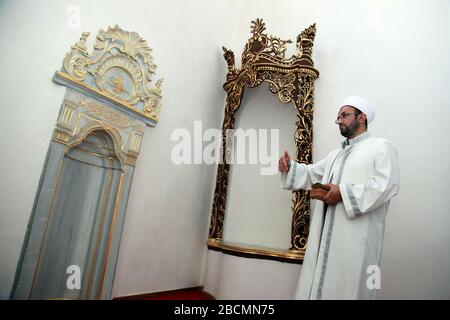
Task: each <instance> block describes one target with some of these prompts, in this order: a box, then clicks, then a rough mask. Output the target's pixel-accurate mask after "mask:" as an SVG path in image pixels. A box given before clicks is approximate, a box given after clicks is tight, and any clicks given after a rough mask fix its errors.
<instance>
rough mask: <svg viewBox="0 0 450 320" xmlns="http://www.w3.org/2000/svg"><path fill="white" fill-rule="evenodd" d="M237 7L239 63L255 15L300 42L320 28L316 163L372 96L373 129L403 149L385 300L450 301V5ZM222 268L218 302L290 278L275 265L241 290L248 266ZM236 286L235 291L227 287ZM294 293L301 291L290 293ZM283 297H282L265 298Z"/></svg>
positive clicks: (254, 265)
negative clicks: (357, 105)
mask: <svg viewBox="0 0 450 320" xmlns="http://www.w3.org/2000/svg"><path fill="white" fill-rule="evenodd" d="M237 10H238V12H239V16H238V24H237V25H236V31H235V34H233V38H232V41H233V42H232V44H230V45H226V47H227V48H229V49H233V50H234V51H235V54H236V56H238V55H240V53H241V52H242V49H243V47H244V44H245V42H246V41H247V39H248V38H249V37H250V29H249V26H250V21H251V20H253V19H255V18H256V17H262V18H264V21H265V22H266V27H267V33H269V34H273V35H275V36H277V37H280V38H282V39H291V40H293V41H295V37H296V36H297V35H298V34H299V33H300V32H301V31H302V30H303V29H304V28H306V27H308V26H309V25H310V24H312V23H316V24H317V33H316V39H315V42H314V48H313V60H314V61H315V66H316V68H317V69H318V70H319V72H320V77H319V79H318V80H317V81H316V82H315V111H314V139H313V158H314V160H315V161H317V160H320V159H322V158H323V157H325V156H326V155H327V154H328V152H330V151H331V150H333V149H335V148H336V147H337V146H338V144H339V142H340V141H341V139H342V137H340V135H339V132H338V130H337V127H336V125H335V124H334V120H335V118H336V115H337V111H338V109H337V108H338V105H339V103H341V101H342V100H343V99H344V98H345V97H346V96H348V95H360V96H364V97H366V98H367V99H369V100H370V101H371V102H372V103H373V104H374V105H375V107H376V108H377V115H376V119H375V120H374V122H373V123H372V125H371V126H370V128H369V130H370V131H371V133H372V134H373V135H375V136H380V137H384V138H387V139H390V140H391V141H393V142H394V143H395V144H396V146H397V148H398V155H399V165H400V170H401V187H400V193H399V195H398V196H397V197H396V198H394V199H393V201H392V202H391V207H390V210H389V213H388V216H387V220H386V234H385V242H384V251H383V256H382V261H381V290H380V291H379V293H378V295H377V298H378V299H449V298H450V251H449V250H448V248H449V247H450V234H449V233H448V228H449V226H450V212H449V209H448V208H449V206H450V198H449V197H448V187H447V181H448V180H449V178H450V166H449V160H450V153H449V149H450V148H449V146H448V141H447V138H448V137H449V136H450V128H449V126H448V123H449V120H450V108H449V106H450V85H449V83H450V60H449V59H448V57H449V56H450V41H449V40H450V2H448V1H445V0H436V1H428V2H423V1H417V0H416V1H403V0H402V1H399V0H397V1H387V0H383V1H369V0H367V1H359V0H354V1H353V0H347V1H327V0H323V1H281V2H277V4H276V5H275V4H274V2H273V1H242V2H238V8H237ZM293 50H294V46H293V45H292V47H291V53H292V52H293ZM288 52H289V50H288ZM288 55H289V54H288ZM273 98H274V99H275V97H273ZM281 151H282V150H280V152H281ZM262 188H264V186H261V189H262ZM254 192H255V193H257V192H258V190H254ZM225 219H226V218H225ZM210 255H211V253H210ZM224 259H225V258H224ZM227 259H228V258H227ZM236 259H239V260H241V261H240V262H239V263H242V264H246V266H245V268H244V267H243V268H242V274H244V273H245V270H248V269H250V270H251V269H254V270H260V269H261V268H263V266H264V265H265V263H266V262H265V261H261V260H256V259H245V258H236V257H234V260H236ZM220 263H222V264H224V265H225V263H224V262H223V261H221V260H220V259H219V258H217V257H215V258H214V259H213V258H209V259H208V265H207V266H208V268H216V269H219V270H222V277H219V279H220V280H217V281H215V282H212V281H210V278H211V277H209V273H206V276H205V288H206V289H207V290H208V289H210V290H211V293H213V294H216V297H217V298H219V299H220V298H229V297H232V296H233V295H232V294H231V293H232V292H235V296H236V297H250V298H252V297H259V296H260V295H261V292H256V290H254V289H253V288H252V287H249V286H247V285H246V283H248V282H251V283H258V284H264V288H265V290H267V291H266V292H265V293H268V292H270V290H272V286H273V284H276V283H277V280H280V281H282V282H283V279H284V277H285V274H286V273H283V272H284V271H283V264H282V263H278V262H274V263H273V265H272V266H271V268H272V269H271V273H270V274H271V275H273V276H274V277H275V278H272V276H268V277H266V276H264V275H263V274H261V273H260V272H254V273H246V276H247V278H246V281H245V283H243V284H242V285H240V283H239V282H235V281H234V280H233V279H235V278H236V277H239V276H240V275H241V274H240V271H239V270H241V269H239V268H235V269H234V270H233V271H234V272H233V273H230V272H229V270H225V269H224V266H222V268H220V267H219V266H218V264H220ZM297 268H298V269H301V267H297ZM275 269H278V272H274V270H275ZM276 274H278V276H276ZM224 275H225V276H224ZM292 275H293V273H292ZM229 281H232V282H233V283H234V285H233V286H229V285H227V284H228V282H229ZM292 281H294V282H295V283H296V281H295V280H294V279H293V280H292ZM221 284H222V285H221ZM286 292H289V293H292V294H293V291H292V290H290V289H289V288H288V287H286ZM280 296H281V293H280V292H279V291H278V290H273V292H272V294H267V295H265V297H269V298H273V299H276V298H278V297H280ZM291 297H292V295H291Z"/></svg>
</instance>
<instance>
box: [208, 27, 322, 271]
mask: <svg viewBox="0 0 450 320" xmlns="http://www.w3.org/2000/svg"><path fill="white" fill-rule="evenodd" d="M251 29H252V34H253V35H252V37H251V38H250V39H249V40H248V42H247V44H246V45H245V48H244V51H243V53H242V63H241V68H236V66H235V59H234V53H233V52H232V51H231V50H228V49H226V48H223V51H224V58H225V60H226V61H227V64H228V74H227V77H226V82H225V84H224V85H223V87H224V89H225V91H226V92H227V100H226V106H225V115H224V120H223V124H222V157H221V162H220V163H219V165H218V169H217V175H216V185H215V190H214V200H213V205H212V212H211V220H210V228H209V239H208V248H209V249H212V250H218V251H222V252H226V253H231V254H237V255H242V256H249V257H259V258H267V259H274V260H282V261H287V262H296V263H299V262H300V263H301V262H302V261H303V257H304V252H305V249H306V241H307V238H308V231H309V215H310V201H309V193H308V192H307V191H295V192H293V193H292V227H291V247H290V248H289V249H288V250H285V251H280V250H269V249H265V248H257V247H254V246H253V247H248V246H245V245H236V244H229V243H226V242H224V241H223V227H224V221H225V218H226V217H225V212H226V204H227V196H228V182H229V175H230V169H231V167H230V161H229V160H230V153H231V149H232V146H231V145H230V139H229V137H227V132H229V130H233V129H234V127H235V116H236V113H237V111H238V110H239V108H240V106H241V102H242V98H243V95H244V89H245V87H247V88H254V87H257V86H259V85H260V84H262V83H264V82H265V83H268V84H269V89H270V91H271V92H272V93H276V94H278V98H279V99H280V101H281V102H283V103H293V105H294V107H295V108H296V110H297V121H296V122H295V124H296V129H295V132H294V133H293V134H294V139H295V145H296V157H295V158H296V159H295V160H297V161H298V162H301V163H308V164H309V163H311V161H312V135H313V130H312V120H313V105H314V80H315V79H316V78H317V77H318V76H319V72H318V71H317V70H316V69H315V68H314V64H313V61H312V58H311V54H312V47H313V43H314V38H315V33H316V28H315V24H314V25H311V26H310V27H308V28H307V29H305V30H304V31H303V32H302V33H301V34H300V35H299V36H298V37H297V53H296V54H295V55H293V56H292V57H291V58H285V51H286V49H287V45H288V44H289V43H291V41H290V40H282V39H280V38H277V37H274V36H269V35H267V34H266V33H265V32H264V31H265V29H266V28H265V24H264V22H263V21H262V19H256V21H252V27H251Z"/></svg>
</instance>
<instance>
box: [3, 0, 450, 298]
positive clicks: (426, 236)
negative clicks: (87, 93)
mask: <svg viewBox="0 0 450 320" xmlns="http://www.w3.org/2000/svg"><path fill="white" fill-rule="evenodd" d="M130 3H132V4H131V5H130V4H128V3H127V4H128V5H124V3H123V2H121V1H95V2H90V1H75V0H73V1H49V0H47V1H39V2H37V1H31V0H30V1H25V0H22V1H11V0H10V1H2V2H0V35H1V38H2V40H3V41H2V44H1V51H0V52H1V53H0V54H1V59H0V70H2V73H1V74H0V88H1V89H0V98H1V99H0V101H1V111H2V116H1V117H0V133H1V134H2V139H1V140H0V150H1V152H2V157H1V159H2V160H1V167H0V206H1V207H0V298H7V297H8V294H9V290H10V288H11V285H12V281H13V277H14V272H15V268H16V264H17V261H18V258H19V254H20V249H21V245H22V241H23V236H24V234H25V229H26V225H27V222H28V219H29V216H30V212H31V209H32V205H33V200H34V196H35V192H36V190H37V184H38V181H39V176H40V173H41V170H42V166H43V163H44V159H45V155H46V152H47V147H48V144H49V141H50V139H51V133H52V129H53V127H54V124H55V121H56V117H57V112H58V110H59V106H60V102H61V100H62V98H63V95H64V88H63V87H60V86H58V85H56V84H54V83H52V82H51V77H52V75H53V72H54V71H55V70H57V69H59V68H60V66H61V64H62V59H63V56H64V54H65V53H66V52H68V51H69V49H70V46H71V45H72V44H74V43H75V42H76V41H77V40H78V39H79V37H80V34H81V32H82V31H90V32H91V44H92V42H93V38H94V37H95V35H96V33H97V31H98V29H99V28H106V27H107V26H108V25H114V24H116V23H117V24H119V26H121V27H122V28H123V29H125V30H132V31H136V32H138V33H139V34H140V35H141V36H142V37H143V38H144V39H146V40H147V41H148V42H149V45H150V47H152V48H153V49H154V57H155V62H156V64H157V65H158V70H157V75H156V76H161V77H164V78H165V82H164V84H163V97H164V98H163V99H164V100H163V109H162V112H161V115H160V118H161V121H160V123H159V124H158V126H157V127H156V128H147V130H146V132H145V136H144V141H143V145H142V151H141V155H140V157H139V159H138V162H137V167H136V171H135V176H134V181H133V185H132V193H131V197H130V200H129V206H128V211H127V217H126V221H125V228H124V233H123V239H122V244H121V249H120V254H119V262H118V269H117V273H116V281H115V287H114V293H113V294H114V296H121V295H128V294H134V293H142V292H152V291H160V290H170V289H176V288H183V287H190V286H196V285H200V284H203V283H204V284H205V287H206V288H208V287H209V288H213V292H212V293H213V294H214V293H215V294H217V297H218V298H232V297H236V298H237V297H240V298H258V297H269V291H268V290H271V288H272V287H273V285H274V284H277V283H278V282H281V283H284V284H285V287H283V288H279V287H276V290H273V291H272V293H271V294H272V296H271V298H282V297H286V296H285V295H284V294H286V295H287V293H289V294H292V293H293V289H292V283H296V281H297V275H298V270H299V269H300V268H299V267H298V266H297V265H288V266H286V264H282V263H280V262H271V261H265V260H255V259H244V258H237V257H229V256H223V257H222V258H220V255H222V254H218V253H214V254H215V256H214V258H211V256H213V255H212V254H211V253H210V254H208V261H206V262H205V260H204V259H205V258H206V256H207V255H205V249H204V248H205V247H204V241H205V240H206V237H207V229H208V223H209V214H210V204H211V192H212V188H213V181H214V175H215V168H214V166H209V165H191V166H187V165H186V166H175V165H173V164H172V162H171V161H170V151H171V148H172V146H173V145H174V143H173V142H171V141H170V135H171V133H172V132H173V130H175V129H177V128H187V129H189V130H192V128H193V122H194V121H195V120H203V121H204V122H203V126H204V128H211V127H216V128H220V127H221V119H222V106H223V101H224V97H225V95H224V92H223V90H222V88H221V86H222V84H223V81H224V78H225V73H226V66H225V63H224V61H223V58H222V54H221V46H222V45H224V46H226V47H227V48H229V49H232V50H233V51H234V52H235V55H236V61H237V62H238V63H239V61H240V53H241V52H242V49H243V47H244V44H245V42H246V41H247V39H248V38H249V36H250V21H251V20H253V19H255V18H257V17H261V18H264V20H265V22H266V25H267V32H268V33H269V34H273V35H276V36H278V37H281V38H284V39H288V38H289V39H292V40H295V37H296V36H297V35H298V33H299V32H301V31H302V30H303V29H304V28H306V27H308V26H309V25H310V24H312V23H314V22H315V23H317V35H316V40H315V45H314V49H313V59H314V61H315V64H316V67H317V69H318V70H319V71H320V72H321V74H320V78H319V79H318V80H317V81H316V91H315V118H314V126H315V131H314V157H315V159H320V158H322V157H324V156H325V155H326V154H327V153H328V152H329V151H330V150H331V149H333V148H335V147H336V145H337V143H338V142H339V141H340V137H339V134H338V131H337V128H336V127H335V125H334V123H333V120H334V118H335V117H336V111H337V110H336V107H337V105H338V104H339V103H340V102H341V100H342V99H343V98H344V97H345V96H347V95H350V94H358V95H362V96H365V97H366V98H368V99H369V100H371V101H372V102H373V103H374V104H375V106H377V109H378V112H377V118H376V119H375V121H374V122H373V125H372V126H371V127H370V131H371V132H372V133H373V134H374V135H376V136H381V137H385V138H388V139H390V140H392V141H393V142H394V143H395V144H396V145H397V147H398V151H399V158H400V160H399V161H400V168H401V179H402V180H401V190H400V194H399V196H398V197H397V198H395V199H394V201H393V202H392V205H391V208H390V212H389V214H388V218H387V224H386V237H385V248H384V254H383V259H382V290H381V292H380V294H379V298H384V299H391V298H406V299H415V298H423V299H427V298H438V299H439V298H440V299H442V298H447V299H448V298H450V285H449V283H450V271H449V270H450V252H449V250H448V247H449V245H450V235H449V233H448V226H449V225H450V215H449V210H448V208H449V207H450V199H449V197H448V195H447V193H448V191H447V187H446V184H447V181H448V180H449V178H450V169H449V166H448V163H449V160H450V159H449V158H450V157H449V151H448V150H449V148H448V143H447V141H446V139H447V137H448V136H449V133H450V132H449V131H450V129H449V128H448V126H447V124H448V123H449V120H450V109H449V107H448V106H449V105H450V90H449V89H450V88H449V80H450V79H449V77H450V61H449V60H448V56H450V44H449V41H448V40H449V38H450V34H449V33H450V4H449V2H448V1H447V0H433V1H420V0H414V1H411V0H408V1H407V0H396V1H388V0H382V1H380V0H378V1H360V0H346V1H338V2H337V1H331V0H329V1H325V0H322V1H314V2H312V1H295V0H289V1H288V0H284V1H281V2H280V1H276V2H275V1H256V0H251V1H229V0H223V1H214V6H211V4H210V1H207V0H197V1H189V2H182V1H175V0H171V1H164V2H161V1H133V2H130ZM71 4H75V5H79V6H80V8H81V14H82V15H81V28H80V29H79V30H70V29H68V27H67V18H68V16H67V13H66V9H67V7H68V6H69V5H71ZM90 48H92V47H90ZM293 51H294V45H293V44H292V47H291V48H290V53H292V52H293ZM273 98H274V99H275V96H274V97H273ZM255 191H256V192H257V190H255ZM210 259H213V260H210ZM210 265H213V266H215V267H217V268H219V270H220V268H221V270H222V271H223V272H222V273H220V274H219V273H217V272H216V273H214V272H212V271H211V269H210V267H209V266H210ZM202 266H205V267H202ZM203 270H205V272H203ZM230 270H231V271H233V272H230ZM249 270H258V271H257V272H254V273H250V272H248V271H249ZM286 270H288V271H286ZM250 274H251V276H250ZM286 274H289V279H291V281H288V279H287V278H285V277H286ZM263 278H266V279H264V281H263V282H261V283H263V284H262V285H261V286H260V287H258V290H254V287H252V285H250V284H251V283H258V281H261V279H263ZM236 279H248V281H236ZM250 280H251V281H250ZM249 281H250V283H249ZM229 284H232V285H229ZM283 290H284V293H283Z"/></svg>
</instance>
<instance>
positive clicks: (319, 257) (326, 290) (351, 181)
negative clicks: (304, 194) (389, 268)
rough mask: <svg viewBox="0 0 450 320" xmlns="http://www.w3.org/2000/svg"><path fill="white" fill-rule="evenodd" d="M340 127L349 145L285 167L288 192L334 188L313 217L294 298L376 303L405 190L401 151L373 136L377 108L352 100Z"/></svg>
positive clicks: (286, 160)
mask: <svg viewBox="0 0 450 320" xmlns="http://www.w3.org/2000/svg"><path fill="white" fill-rule="evenodd" d="M341 106H342V107H341V108H340V110H339V112H338V117H337V120H336V124H338V125H339V129H340V131H341V134H342V135H343V136H344V137H346V138H347V139H346V140H345V141H344V142H343V143H342V146H341V147H340V148H339V149H337V150H334V151H332V152H331V153H330V154H329V155H328V156H327V157H326V158H325V159H323V160H321V161H319V162H317V163H314V164H310V165H306V164H300V163H297V162H294V161H291V159H290V157H289V154H288V153H287V152H286V151H285V153H284V155H283V156H282V157H281V158H280V161H279V170H280V172H281V174H282V183H283V188H285V189H289V190H298V189H310V188H311V185H312V184H314V183H317V182H320V183H322V184H325V185H327V186H329V187H330V188H331V189H330V191H328V193H327V194H326V195H325V196H324V198H323V202H322V201H317V203H316V204H315V210H314V212H313V213H312V214H311V219H310V221H311V222H310V229H309V237H308V242H307V249H306V253H305V259H304V262H303V266H302V270H301V274H300V279H299V283H298V286H297V291H296V294H295V298H296V299H374V298H375V293H376V289H379V288H380V282H379V281H380V276H381V273H380V268H379V266H380V256H381V251H382V244H383V237H384V225H385V216H386V212H387V210H388V207H389V202H390V199H391V198H392V197H393V196H394V195H396V194H397V193H398V190H399V170H398V163H397V151H396V148H395V146H394V145H393V144H392V143H391V142H390V141H388V140H385V139H380V138H375V137H372V136H371V135H370V133H369V132H368V131H367V124H368V123H370V122H371V121H372V120H373V118H374V116H375V113H374V110H373V109H372V107H371V106H370V105H369V104H368V102H367V101H366V100H364V99H363V98H360V97H354V96H352V97H348V98H347V99H345V100H344V102H343V103H342V105H341Z"/></svg>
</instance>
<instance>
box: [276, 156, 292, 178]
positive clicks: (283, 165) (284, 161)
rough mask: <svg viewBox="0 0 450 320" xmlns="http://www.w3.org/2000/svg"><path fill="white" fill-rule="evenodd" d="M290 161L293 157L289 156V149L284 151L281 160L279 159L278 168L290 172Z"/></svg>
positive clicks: (282, 171)
mask: <svg viewBox="0 0 450 320" xmlns="http://www.w3.org/2000/svg"><path fill="white" fill-rule="evenodd" d="M290 161H291V158H290V157H289V153H288V152H287V151H284V154H283V156H282V157H281V158H280V160H278V170H279V171H280V172H281V173H284V172H288V171H289V162H290Z"/></svg>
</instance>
